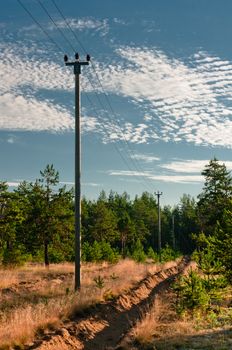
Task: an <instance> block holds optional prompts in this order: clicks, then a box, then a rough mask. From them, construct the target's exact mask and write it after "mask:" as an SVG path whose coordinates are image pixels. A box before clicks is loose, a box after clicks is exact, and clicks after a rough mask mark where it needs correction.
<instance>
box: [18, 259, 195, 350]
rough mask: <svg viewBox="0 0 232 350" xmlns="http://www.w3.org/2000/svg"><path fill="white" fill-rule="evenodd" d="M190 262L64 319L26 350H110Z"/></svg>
mask: <svg viewBox="0 0 232 350" xmlns="http://www.w3.org/2000/svg"><path fill="white" fill-rule="evenodd" d="M188 263H189V261H188V260H187V259H183V260H182V261H181V262H180V263H179V264H178V265H177V266H174V267H171V268H167V269H165V270H163V271H161V272H158V273H155V274H152V275H149V276H147V277H146V278H145V279H143V280H142V281H140V282H139V283H138V284H137V285H136V286H135V287H134V288H132V289H130V290H129V291H128V292H126V293H124V294H122V295H120V296H119V297H118V298H116V300H114V301H110V302H104V303H101V304H98V305H97V306H96V307H95V308H93V309H92V310H91V311H90V312H89V314H88V315H86V316H85V317H76V318H75V319H74V320H72V321H67V322H66V323H64V324H63V325H62V327H61V328H60V329H59V330H58V331H53V332H50V333H48V334H46V335H43V336H42V337H41V339H39V340H37V341H35V342H34V343H33V344H30V345H28V346H26V347H25V349H27V350H29V349H30V350H32V349H38V350H54V349H56V350H59V349H60V350H61V349H62V350H69V349H76V350H81V349H85V350H109V349H117V345H118V344H119V343H120V341H121V340H122V338H123V337H124V336H125V335H126V334H127V332H128V331H129V330H130V329H131V328H132V327H133V325H134V324H135V322H136V321H137V320H138V319H139V318H140V317H141V315H142V314H143V313H144V312H147V311H148V310H149V308H150V306H151V305H152V304H153V303H154V299H155V297H156V295H157V293H160V292H162V290H163V289H164V290H165V289H166V288H167V287H168V286H169V285H170V283H171V282H172V281H173V280H174V279H175V278H176V277H177V276H178V275H179V274H180V273H182V272H183V271H184V269H185V268H186V266H187V265H188Z"/></svg>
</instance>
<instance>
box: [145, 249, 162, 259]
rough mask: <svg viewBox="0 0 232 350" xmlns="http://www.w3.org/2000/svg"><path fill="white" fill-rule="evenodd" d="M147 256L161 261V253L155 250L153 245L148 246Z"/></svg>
mask: <svg viewBox="0 0 232 350" xmlns="http://www.w3.org/2000/svg"><path fill="white" fill-rule="evenodd" d="M147 257H148V259H152V260H153V261H154V262H158V261H159V255H158V254H157V253H156V252H154V250H153V249H152V247H149V248H148V251H147Z"/></svg>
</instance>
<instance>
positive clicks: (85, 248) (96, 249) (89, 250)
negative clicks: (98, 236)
mask: <svg viewBox="0 0 232 350" xmlns="http://www.w3.org/2000/svg"><path fill="white" fill-rule="evenodd" d="M119 257H120V256H119V254H118V253H117V251H116V250H115V249H113V248H111V246H110V243H108V242H105V241H103V242H97V241H94V243H93V244H92V245H91V244H89V243H88V242H84V243H83V244H82V261H88V262H90V261H95V262H99V261H109V262H111V263H113V262H116V261H118V259H119Z"/></svg>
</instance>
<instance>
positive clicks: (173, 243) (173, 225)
mask: <svg viewBox="0 0 232 350" xmlns="http://www.w3.org/2000/svg"><path fill="white" fill-rule="evenodd" d="M172 247H173V249H174V250H175V249H176V238H175V215H174V214H172Z"/></svg>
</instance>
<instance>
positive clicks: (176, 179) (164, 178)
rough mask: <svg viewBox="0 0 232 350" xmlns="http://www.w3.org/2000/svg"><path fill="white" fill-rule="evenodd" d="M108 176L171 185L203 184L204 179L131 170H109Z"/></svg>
mask: <svg viewBox="0 0 232 350" xmlns="http://www.w3.org/2000/svg"><path fill="white" fill-rule="evenodd" d="M107 173H108V175H112V176H123V177H132V178H136V177H141V178H144V179H148V180H151V181H161V182H169V183H185V184H188V183H191V184H197V183H202V182H203V181H204V178H203V177H202V176H201V175H156V174H152V172H147V171H145V172H139V171H129V170H109V171H108V172H107Z"/></svg>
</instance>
